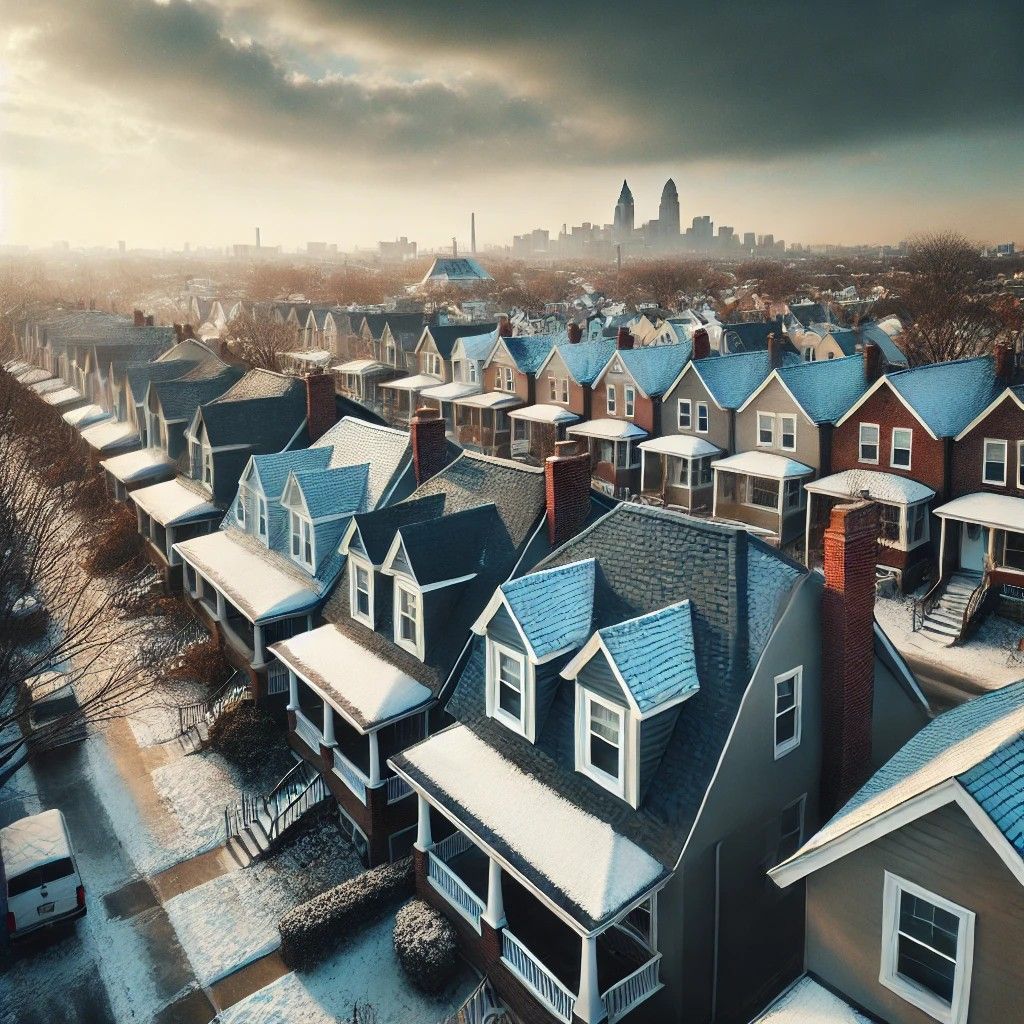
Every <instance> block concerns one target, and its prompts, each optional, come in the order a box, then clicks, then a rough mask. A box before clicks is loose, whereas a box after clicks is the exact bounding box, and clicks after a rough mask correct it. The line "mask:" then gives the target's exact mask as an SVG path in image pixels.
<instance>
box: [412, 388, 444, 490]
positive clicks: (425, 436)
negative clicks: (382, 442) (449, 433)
mask: <svg viewBox="0 0 1024 1024" xmlns="http://www.w3.org/2000/svg"><path fill="white" fill-rule="evenodd" d="M409 439H410V441H411V442H412V465H413V469H414V470H415V472H416V483H417V484H422V483H425V482H426V481H427V480H429V479H430V478H431V477H432V476H434V474H436V473H439V472H440V471H441V470H442V469H444V461H445V450H446V448H447V442H446V441H445V436H444V420H443V419H442V418H441V415H440V413H439V412H438V411H437V410H436V409H430V408H427V407H423V408H420V409H417V410H416V415H415V416H413V418H412V420H410V422H409Z"/></svg>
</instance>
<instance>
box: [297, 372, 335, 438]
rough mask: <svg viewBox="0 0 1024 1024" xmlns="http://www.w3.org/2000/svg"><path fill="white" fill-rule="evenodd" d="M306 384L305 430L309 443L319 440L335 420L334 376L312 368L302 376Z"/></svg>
mask: <svg viewBox="0 0 1024 1024" xmlns="http://www.w3.org/2000/svg"><path fill="white" fill-rule="evenodd" d="M303 380H304V381H305V384H306V430H307V432H308V433H309V443H310V444H312V443H313V442H314V441H317V440H319V439H320V438H321V437H323V436H324V434H326V433H327V431H328V430H330V429H331V427H333V426H334V424H335V423H336V422H337V419H338V407H337V405H336V404H335V401H334V378H333V377H332V376H331V375H330V374H329V373H324V372H323V370H312V371H311V372H310V373H307V374H306V376H305V377H304V378H303Z"/></svg>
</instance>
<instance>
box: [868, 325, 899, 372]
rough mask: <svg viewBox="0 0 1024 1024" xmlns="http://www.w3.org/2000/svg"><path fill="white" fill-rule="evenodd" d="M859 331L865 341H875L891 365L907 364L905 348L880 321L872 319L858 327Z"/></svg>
mask: <svg viewBox="0 0 1024 1024" xmlns="http://www.w3.org/2000/svg"><path fill="white" fill-rule="evenodd" d="M857 331H858V333H859V334H860V335H861V337H863V339H864V340H865V341H873V342H874V343H875V344H876V345H877V346H878V347H879V348H880V349H881V350H882V356H883V358H884V359H885V361H886V362H887V363H888V364H889V365H890V366H906V365H907V357H906V355H905V354H904V352H903V349H901V348H900V347H899V345H897V344H896V342H895V341H893V339H892V337H891V336H890V334H889V332H888V331H886V330H884V329H883V328H882V327H881V326H880V325H879V324H878V323H876V322H875V321H871V322H870V323H863V324H860V325H858V327H857Z"/></svg>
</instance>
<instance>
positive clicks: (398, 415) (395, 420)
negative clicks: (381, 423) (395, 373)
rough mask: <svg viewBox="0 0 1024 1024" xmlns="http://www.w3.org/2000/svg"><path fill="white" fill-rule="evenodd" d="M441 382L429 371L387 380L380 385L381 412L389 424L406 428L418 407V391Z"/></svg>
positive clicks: (441, 382)
mask: <svg viewBox="0 0 1024 1024" xmlns="http://www.w3.org/2000/svg"><path fill="white" fill-rule="evenodd" d="M443 383H444V381H442V380H440V379H439V378H438V377H434V376H432V375H431V374H429V373H417V374H414V375H413V376H411V377H401V378H399V379H398V380H391V381H387V382H386V383H384V384H381V385H380V394H381V401H382V412H381V414H382V415H383V417H384V419H386V420H387V421H388V423H389V424H390V425H391V426H393V427H398V428H399V429H401V430H408V429H409V421H410V420H411V419H412V418H413V416H415V415H416V410H417V409H418V408H419V398H420V392H421V391H424V390H425V389H427V388H433V387H437V386H438V384H443Z"/></svg>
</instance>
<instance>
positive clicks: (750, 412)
mask: <svg viewBox="0 0 1024 1024" xmlns="http://www.w3.org/2000/svg"><path fill="white" fill-rule="evenodd" d="M759 412H770V413H774V414H775V415H776V416H780V415H794V416H796V451H795V452H790V451H783V450H782V448H780V447H779V444H780V442H781V438H780V430H779V423H778V420H776V424H775V447H774V448H758V446H757V414H758V413H759ZM736 451H738V452H753V451H762V452H770V453H771V454H772V455H782V456H784V457H785V458H787V459H796V461H797V462H802V463H803V464H804V465H805V466H810V467H811V468H812V469H814V470H816V471H820V470H821V468H822V465H823V460H822V453H821V443H820V440H819V437H818V427H817V425H816V424H814V423H811V422H809V421H808V419H807V417H806V416H805V415H804V413H803V411H802V410H801V409H800V406H798V405H797V404H796V402H794V401H793V399H792V398H791V397H790V394H789V392H788V391H787V390H786V389H785V388H784V387H783V386H782V384H781V383H780V382H779V381H778V380H773V381H772V382H771V383H770V384H769V385H768V386H767V387H766V388H765V389H764V390H763V391H762V392H761V393H760V394H759V395H758V396H757V397H756V398H755V399H754V400H753V401H752V402H751V403H750V405H748V406H747V407H746V408H745V409H744V410H743V411H742V412H738V413H737V414H736Z"/></svg>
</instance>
